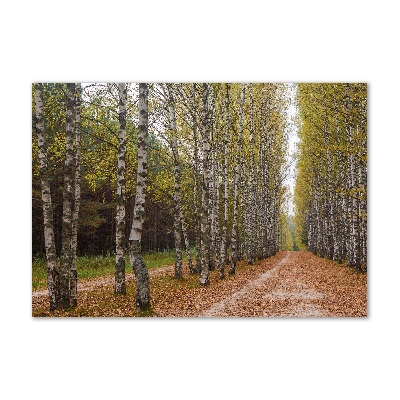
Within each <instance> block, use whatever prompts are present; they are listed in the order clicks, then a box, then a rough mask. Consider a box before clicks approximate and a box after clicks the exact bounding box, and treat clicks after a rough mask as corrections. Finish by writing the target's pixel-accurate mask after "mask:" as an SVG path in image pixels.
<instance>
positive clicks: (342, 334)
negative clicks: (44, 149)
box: [0, 0, 400, 400]
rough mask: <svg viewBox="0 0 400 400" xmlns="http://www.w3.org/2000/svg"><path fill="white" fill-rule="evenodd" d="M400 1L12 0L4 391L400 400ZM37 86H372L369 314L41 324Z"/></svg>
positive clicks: (6, 98) (13, 395)
mask: <svg viewBox="0 0 400 400" xmlns="http://www.w3.org/2000/svg"><path fill="white" fill-rule="evenodd" d="M395 4H396V2H395V1H385V0H381V1H379V2H372V1H350V0H346V1H341V0H336V1H334V2H332V1H282V0H281V1H279V2H278V1H276V2H269V1H263V2H261V1H252V0H247V1H245V2H239V1H230V2H222V1H219V2H218V1H216V0H213V1H202V2H193V1H173V0H172V1H171V0H170V1H163V2H162V1H157V2H156V1H146V2H145V1H142V2H135V1H129V2H128V1H126V2H123V1H118V0H115V1H112V2H110V1H96V2H94V1H93V2H92V1H86V2H84V1H82V0H81V1H74V0H70V1H68V2H61V1H59V2H54V1H40V0H37V1H32V2H24V1H20V2H3V3H2V5H1V6H0V7H1V10H0V19H1V21H0V35H1V36H0V37H1V41H2V61H1V63H0V65H1V67H2V83H1V91H0V101H1V107H0V110H1V125H0V133H1V144H2V146H1V150H2V156H1V157H0V159H1V165H0V170H1V188H2V194H1V196H0V197H1V211H2V219H3V221H2V229H1V249H2V254H1V255H2V257H1V261H2V266H1V267H2V275H1V277H2V279H1V291H0V293H1V302H0V304H1V317H2V320H1V322H2V324H1V326H2V327H1V331H0V332H1V333H0V335H1V340H0V346H1V348H0V354H1V355H0V357H1V359H0V363H1V367H2V369H3V371H2V373H1V380H2V384H1V386H0V394H1V397H2V398H4V399H24V398H29V399H41V400H45V399H54V398H57V399H58V400H61V399H67V398H68V399H73V398H78V399H82V398H88V399H89V398H90V399H91V398H94V399H106V398H113V399H115V398H119V397H124V398H125V397H129V398H138V397H139V396H143V398H145V399H153V398H154V399H158V398H174V399H200V398H202V399H203V398H207V399H209V398H212V399H213V398H218V399H225V398H229V399H232V398H234V399H236V398H238V399H259V398H270V399H318V400H319V399H337V398H339V399H377V398H380V399H394V398H399V388H398V384H396V382H395V380H396V379H398V371H399V368H398V364H399V361H398V360H399V356H400V354H399V328H398V320H399V296H398V293H399V291H398V285H399V267H400V263H399V255H398V253H397V250H398V248H399V243H400V240H399V237H398V226H399V218H398V206H399V197H398V195H397V187H398V182H399V178H398V171H399V162H398V160H399V133H400V132H399V123H398V109H399V98H398V95H399V93H400V90H399V89H400V88H399V79H398V73H399V70H400V68H399V62H398V58H397V57H398V54H399V42H398V37H399V24H398V15H399V14H398V12H397V10H396V9H395ZM37 81H42V82H49V81H62V82H67V81H73V82H85V81H91V82H93V81H128V82H138V81H145V82H146V81H217V82H227V81H236V82H237V81H247V82H272V81H276V82H293V81H294V82H310V81H318V82H347V81H353V82H368V84H369V87H368V90H369V96H368V102H369V104H368V107H369V125H368V126H369V132H368V136H369V140H368V151H369V171H368V180H369V196H368V202H369V217H368V218H369V227H368V228H369V230H368V233H369V237H368V239H369V253H368V254H369V274H368V281H369V287H368V295H369V297H368V299H369V301H368V315H369V316H368V318H362V319H345V318H343V319H312V320H310V319H301V320H300V319H268V318H266V319H231V320H216V319H212V320H203V319H180V320H172V319H133V318H132V319H82V320H78V319H58V320H56V319H39V318H37V319H33V318H32V317H31V84H32V82H37Z"/></svg>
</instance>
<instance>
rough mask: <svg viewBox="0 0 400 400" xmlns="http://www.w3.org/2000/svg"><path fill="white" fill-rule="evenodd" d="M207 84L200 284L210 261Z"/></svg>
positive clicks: (206, 87)
mask: <svg viewBox="0 0 400 400" xmlns="http://www.w3.org/2000/svg"><path fill="white" fill-rule="evenodd" d="M208 98H209V85H208V84H207V83H203V93H202V102H203V111H202V139H203V192H202V219H201V256H202V260H201V274H200V284H201V285H203V286H204V285H208V284H209V267H210V266H209V262H210V234H211V226H210V216H209V211H210V209H209V181H210V173H209V160H208V158H209V153H210V124H209V110H208V107H209V106H208V101H209V100H208Z"/></svg>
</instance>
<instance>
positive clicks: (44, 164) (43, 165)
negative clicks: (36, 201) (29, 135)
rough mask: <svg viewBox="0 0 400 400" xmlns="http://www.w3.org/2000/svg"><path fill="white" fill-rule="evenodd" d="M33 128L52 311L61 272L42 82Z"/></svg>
mask: <svg viewBox="0 0 400 400" xmlns="http://www.w3.org/2000/svg"><path fill="white" fill-rule="evenodd" d="M33 130H34V132H35V134H36V135H37V140H38V148H39V163H40V184H41V190H42V204H43V222H44V243H45V249H46V272H47V288H48V290H49V301H50V311H53V310H55V309H57V308H58V303H59V285H58V278H59V277H58V275H59V273H58V270H57V257H56V246H55V240H54V227H53V226H54V225H53V206H52V202H51V194H50V180H49V172H48V159H47V150H46V140H45V130H44V117H43V85H42V84H41V83H37V84H35V115H34V126H33Z"/></svg>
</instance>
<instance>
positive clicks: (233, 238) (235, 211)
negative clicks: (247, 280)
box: [229, 83, 246, 275]
mask: <svg viewBox="0 0 400 400" xmlns="http://www.w3.org/2000/svg"><path fill="white" fill-rule="evenodd" d="M245 90H246V84H245V83H243V84H242V90H241V92H240V109H239V132H238V139H237V144H236V146H237V148H236V166H235V178H234V189H233V190H234V195H233V223H232V235H231V242H232V258H231V265H230V268H229V274H230V275H234V274H235V272H236V262H237V260H238V251H239V249H238V213H239V209H238V208H239V179H240V170H241V152H242V137H243V107H244V96H245Z"/></svg>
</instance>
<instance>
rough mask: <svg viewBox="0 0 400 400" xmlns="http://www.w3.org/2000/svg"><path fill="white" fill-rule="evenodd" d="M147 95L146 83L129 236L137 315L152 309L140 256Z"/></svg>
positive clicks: (142, 92)
mask: <svg viewBox="0 0 400 400" xmlns="http://www.w3.org/2000/svg"><path fill="white" fill-rule="evenodd" d="M148 94H149V88H148V85H147V83H139V125H138V145H137V182H136V196H135V205H134V210H133V220H132V229H131V232H130V235H129V241H130V262H131V266H132V269H133V271H134V273H135V278H136V311H137V312H144V311H147V310H149V309H150V287H149V272H148V270H147V266H146V264H145V262H144V261H143V257H142V254H141V252H142V247H141V240H142V230H143V220H144V213H145V200H146V184H147V182H146V181H147V137H148Z"/></svg>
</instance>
